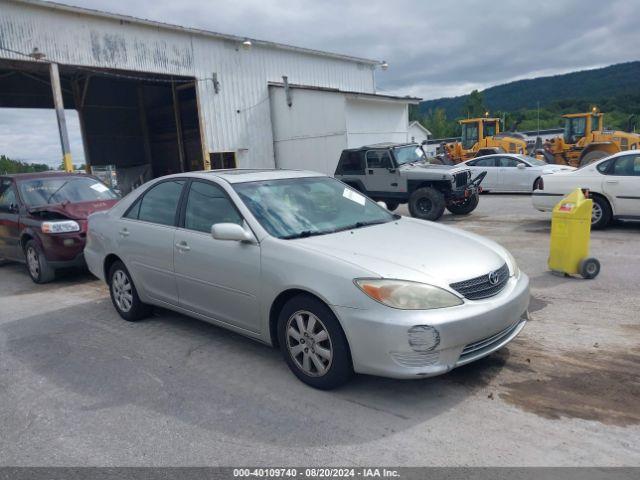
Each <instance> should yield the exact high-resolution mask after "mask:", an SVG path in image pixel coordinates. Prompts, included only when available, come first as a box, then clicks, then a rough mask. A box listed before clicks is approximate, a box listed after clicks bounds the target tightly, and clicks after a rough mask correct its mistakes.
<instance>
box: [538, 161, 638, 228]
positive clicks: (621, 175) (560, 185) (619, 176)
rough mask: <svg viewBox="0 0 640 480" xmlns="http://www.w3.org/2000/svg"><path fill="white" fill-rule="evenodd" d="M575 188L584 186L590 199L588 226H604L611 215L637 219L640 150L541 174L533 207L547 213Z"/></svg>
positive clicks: (608, 221) (612, 217)
mask: <svg viewBox="0 0 640 480" xmlns="http://www.w3.org/2000/svg"><path fill="white" fill-rule="evenodd" d="M576 188H583V189H588V190H589V192H590V195H591V198H592V199H593V211H592V215H591V227H592V228H594V229H598V228H604V227H606V226H607V225H608V224H609V223H610V222H611V220H612V219H614V218H619V219H627V220H640V153H638V152H637V151H634V150H631V151H626V152H620V153H617V154H615V155H612V156H610V157H607V158H603V159H602V160H600V161H597V162H594V163H590V164H588V165H585V166H584V167H580V168H579V169H578V170H576V171H574V172H563V173H559V174H556V175H550V176H545V177H544V180H543V183H542V184H541V185H540V188H539V189H537V190H535V191H534V192H533V196H532V201H533V206H534V207H535V208H537V209H538V210H540V211H543V212H550V211H551V210H553V207H554V206H555V205H556V204H557V203H558V202H559V201H560V199H561V198H562V197H564V196H565V195H567V194H568V193H570V192H572V191H573V190H575V189H576Z"/></svg>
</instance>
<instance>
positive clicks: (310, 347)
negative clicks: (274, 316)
mask: <svg viewBox="0 0 640 480" xmlns="http://www.w3.org/2000/svg"><path fill="white" fill-rule="evenodd" d="M286 338H287V348H288V350H289V354H290V355H291V358H292V359H293V361H294V362H295V363H296V365H297V366H298V368H299V369H300V370H302V371H303V372H304V373H305V374H306V375H309V376H312V377H321V376H323V375H324V374H325V373H327V371H328V370H329V368H330V367H331V362H332V360H333V347H332V344H331V337H330V336H329V331H328V330H327V327H326V326H325V324H324V323H322V321H321V320H320V319H319V318H318V317H317V316H316V315H314V314H313V313H311V312H308V311H306V310H300V311H297V312H296V313H294V314H293V315H291V317H289V320H288V321H287V325H286Z"/></svg>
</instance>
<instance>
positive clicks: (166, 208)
mask: <svg viewBox="0 0 640 480" xmlns="http://www.w3.org/2000/svg"><path fill="white" fill-rule="evenodd" d="M184 183H185V181H184V180H170V181H165V182H161V183H159V184H157V185H155V186H153V187H151V188H150V189H149V190H147V192H145V193H144V195H143V196H142V198H141V199H140V200H138V202H137V203H136V204H134V206H133V207H132V208H131V209H129V211H128V212H127V214H126V215H125V216H126V217H127V218H132V219H137V220H141V221H143V222H150V223H157V224H159V225H175V220H176V210H177V208H178V203H179V202H180V195H181V193H182V187H183V186H184Z"/></svg>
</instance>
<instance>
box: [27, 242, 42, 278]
mask: <svg viewBox="0 0 640 480" xmlns="http://www.w3.org/2000/svg"><path fill="white" fill-rule="evenodd" d="M27 267H28V268H29V273H30V274H31V276H32V277H33V278H38V277H39V276H40V260H39V259H38V252H37V251H36V249H35V248H33V247H31V246H30V247H27Z"/></svg>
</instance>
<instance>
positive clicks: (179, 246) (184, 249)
mask: <svg viewBox="0 0 640 480" xmlns="http://www.w3.org/2000/svg"><path fill="white" fill-rule="evenodd" d="M176 248H177V249H178V250H180V251H181V252H188V251H189V250H191V247H190V246H189V245H187V242H178V243H176Z"/></svg>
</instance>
